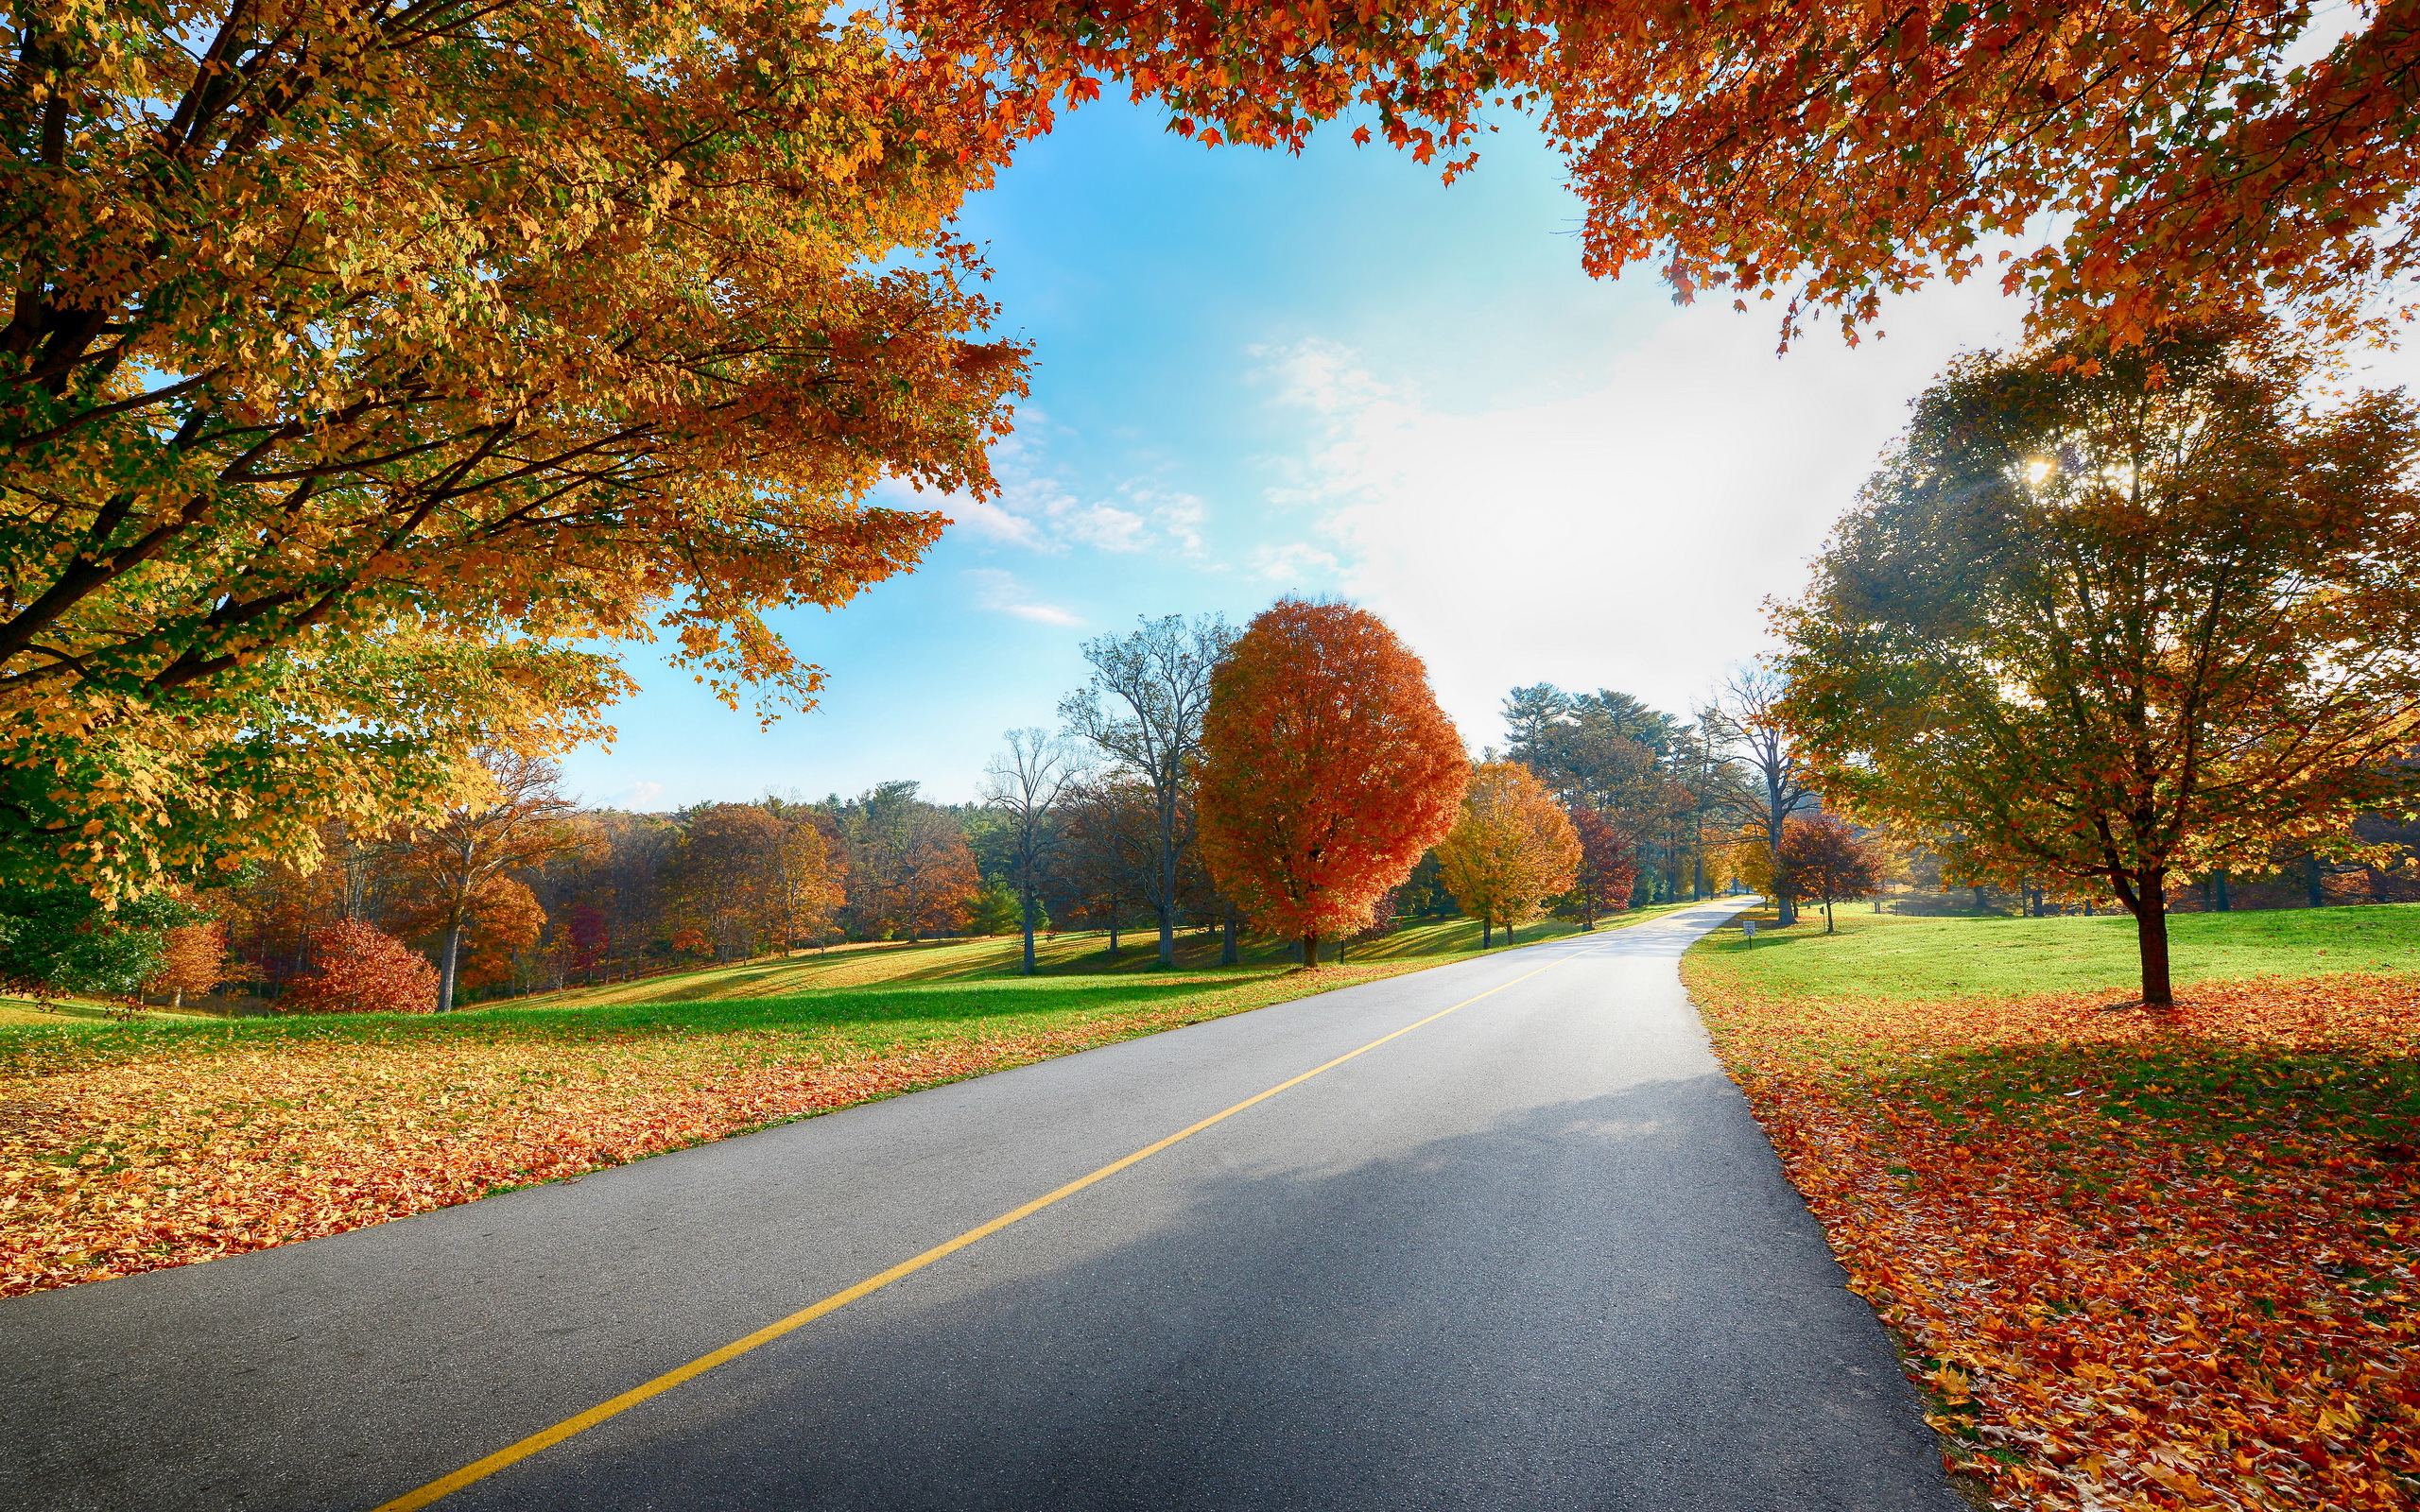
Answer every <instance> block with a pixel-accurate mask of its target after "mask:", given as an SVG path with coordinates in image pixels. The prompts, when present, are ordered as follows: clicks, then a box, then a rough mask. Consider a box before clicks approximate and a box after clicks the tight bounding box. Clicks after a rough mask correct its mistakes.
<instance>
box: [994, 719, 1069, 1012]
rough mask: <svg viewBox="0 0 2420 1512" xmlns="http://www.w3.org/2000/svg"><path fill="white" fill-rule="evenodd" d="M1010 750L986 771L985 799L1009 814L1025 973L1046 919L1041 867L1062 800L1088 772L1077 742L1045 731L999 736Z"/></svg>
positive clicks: (1029, 970) (1029, 971)
mask: <svg viewBox="0 0 2420 1512" xmlns="http://www.w3.org/2000/svg"><path fill="white" fill-rule="evenodd" d="M1000 738H1001V739H1003V740H1005V741H1007V742H1008V746H1009V748H1008V749H1007V750H1006V751H1005V752H1003V753H1001V754H1000V755H997V756H994V757H993V758H992V763H991V765H989V766H987V767H986V768H985V769H984V786H983V797H984V799H985V801H987V802H989V803H991V804H993V805H994V806H995V807H997V808H998V809H999V810H1000V811H1001V812H1002V813H1003V814H1005V815H1006V816H1008V820H1009V825H1010V832H1009V833H1010V842H1011V844H1010V853H1011V859H1010V870H1011V876H1012V879H1013V885H1014V887H1015V889H1016V896H1017V916H1018V929H1019V931H1020V932H1021V933H1022V934H1023V935H1024V936H1025V974H1026V975H1028V976H1031V975H1032V974H1033V970H1034V961H1033V932H1034V930H1035V928H1036V927H1037V926H1038V924H1039V923H1040V922H1041V919H1042V903H1041V888H1042V871H1043V867H1044V865H1045V864H1046V861H1047V860H1048V855H1049V851H1050V849H1051V842H1052V840H1053V838H1054V836H1053V831H1054V830H1055V829H1056V827H1057V825H1058V823H1059V820H1060V819H1061V817H1062V816H1061V814H1060V812H1059V805H1060V801H1061V799H1064V798H1065V797H1066V796H1067V790H1068V787H1069V785H1070V784H1071V783H1074V782H1077V781H1078V780H1079V779H1080V778H1081V777H1082V776H1083V775H1084V768H1083V765H1082V764H1081V762H1080V759H1079V757H1078V754H1077V751H1076V749H1075V747H1074V746H1073V745H1072V744H1071V743H1069V742H1067V741H1065V740H1062V739H1059V738H1057V737H1055V736H1053V735H1051V734H1050V733H1049V732H1048V731H1046V730H1010V731H1008V732H1007V733H1006V734H1004V735H1002V736H1001V737H1000Z"/></svg>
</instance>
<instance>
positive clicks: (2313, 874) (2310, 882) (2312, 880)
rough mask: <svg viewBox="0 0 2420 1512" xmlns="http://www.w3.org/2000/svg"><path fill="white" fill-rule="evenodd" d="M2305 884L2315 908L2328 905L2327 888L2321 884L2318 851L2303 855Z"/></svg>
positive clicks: (2311, 903)
mask: <svg viewBox="0 0 2420 1512" xmlns="http://www.w3.org/2000/svg"><path fill="white" fill-rule="evenodd" d="M2303 885H2304V886H2305V887H2306V888H2307V889H2308V891H2309V895H2310V905H2311V906H2312V907H2313V908H2325V907H2326V906H2327V889H2326V888H2325V887H2324V886H2322V885H2320V880H2319V857H2318V855H2317V854H2316V853H2314V854H2311V855H2307V856H2305V857H2303Z"/></svg>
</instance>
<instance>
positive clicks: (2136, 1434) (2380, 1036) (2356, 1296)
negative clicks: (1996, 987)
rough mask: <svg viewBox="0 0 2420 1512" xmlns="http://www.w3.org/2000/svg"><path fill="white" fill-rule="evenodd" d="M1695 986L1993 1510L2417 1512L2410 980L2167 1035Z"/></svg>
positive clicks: (2415, 984) (2236, 1012) (2334, 986)
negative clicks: (2320, 1510)
mask: <svg viewBox="0 0 2420 1512" xmlns="http://www.w3.org/2000/svg"><path fill="white" fill-rule="evenodd" d="M1686 970H1687V971H1688V975H1689V979H1690V986H1691V988H1692V990H1693V992H1694V994H1695V995H1696V997H1697V999H1698V1001H1699V1002H1700V1004H1701V1005H1703V1007H1704V1009H1705V1011H1706V1017H1707V1020H1708V1022H1709V1024H1710V1026H1711V1027H1712V1028H1713V1030H1714V1035H1715V1040H1716V1044H1717V1048H1718V1050H1719V1052H1720V1055H1721V1056H1722V1057H1723V1060H1724V1063H1725V1066H1726V1068H1727V1069H1728V1070H1729V1071H1730V1073H1731V1074H1732V1076H1733V1077H1734V1079H1735V1080H1737V1082H1738V1083H1739V1084H1740V1086H1741V1087H1742V1088H1743V1090H1744V1091H1746V1092H1747V1094H1748V1097H1749V1100H1750V1102H1751V1104H1752V1106H1753V1107H1754V1108H1755V1112H1756V1115H1757V1117H1758V1118H1759V1120H1760V1121H1761V1122H1762V1123H1763V1124H1764V1125H1765V1127H1766V1130H1767V1132H1768V1133H1769V1134H1770V1135H1771V1136H1772V1140H1773V1143H1774V1146H1775V1148H1776V1149H1777V1150H1778V1151H1779V1152H1780V1154H1781V1157H1782V1160H1783V1161H1784V1163H1785V1165H1786V1166H1787V1167H1788V1169H1789V1175H1790V1178H1791V1180H1792V1182H1793V1183H1794V1184H1795V1185H1796V1186H1797V1187H1798V1189H1799V1191H1800V1192H1801V1193H1802V1194H1805V1195H1806V1199H1807V1202H1808V1204H1809V1206H1810V1207H1811V1208H1812V1209H1813V1210H1814V1211H1815V1214H1816V1216H1817V1217H1818V1218H1819V1219H1820V1220H1821V1221H1822V1222H1823V1224H1824V1229H1826V1231H1827V1232H1828V1233H1829V1235H1830V1237H1831V1241H1832V1245H1833V1248H1834V1250H1835V1252H1836V1253H1837V1254H1838V1255H1839V1257H1840V1259H1841V1263H1842V1264H1843V1265H1844V1266H1845V1267H1846V1268H1847V1270H1848V1272H1849V1275H1850V1277H1851V1285H1852V1287H1853V1288H1854V1289H1855V1290H1856V1291H1858V1293H1859V1294H1861V1295H1862V1296H1864V1297H1867V1298H1868V1299H1869V1300H1870V1301H1872V1302H1873V1303H1874V1305H1875V1307H1876V1311H1877V1312H1878V1313H1879V1314H1881V1316H1882V1317H1883V1319H1884V1321H1885V1322H1886V1323H1888V1324H1890V1325H1891V1326H1892V1328H1893V1330H1894V1331H1895V1332H1897V1334H1898V1336H1899V1338H1900V1340H1901V1342H1902V1344H1903V1346H1904V1348H1905V1351H1906V1354H1907V1356H1908V1358H1909V1361H1910V1375H1911V1376H1912V1377H1913V1378H1914V1379H1915V1380H1916V1382H1917V1384H1918V1385H1919V1387H1920V1388H1921V1389H1922V1390H1923V1391H1924V1393H1925V1394H1926V1396H1927V1398H1928V1399H1929V1400H1930V1402H1931V1404H1932V1408H1933V1411H1932V1415H1931V1420H1932V1422H1933V1425H1934V1426H1935V1427H1936V1428H1937V1429H1940V1430H1941V1431H1942V1432H1943V1433H1944V1434H1945V1435H1947V1440H1946V1441H1947V1442H1949V1443H1950V1444H1951V1445H1952V1446H1953V1448H1952V1452H1951V1456H1950V1457H1951V1461H1952V1463H1953V1465H1954V1466H1955V1468H1957V1469H1961V1470H1962V1471H1964V1472H1966V1473H1967V1474H1970V1475H1972V1476H1975V1477H1977V1478H1979V1480H1980V1481H1981V1482H1982V1483H1983V1484H1984V1485H1985V1486H1987V1487H1988V1490H1989V1494H1990V1495H1991V1496H1992V1498H1993V1499H1994V1501H1995V1503H1997V1504H1998V1505H2001V1506H2006V1507H2013V1508H2014V1507H2028V1508H2030V1507H2057V1508H2078V1509H2097V1512H2115V1509H2128V1512H2134V1509H2152V1508H2158V1509H2183V1508H2243V1509H2261V1512H2268V1509H2284V1508H2309V1507H2332V1508H2345V1509H2348V1512H2371V1509H2377V1512H2384V1509H2387V1508H2408V1507H2410V1506H2411V1505H2413V1504H2414V1501H2415V1491H2420V1378H2415V1376H2414V1375H2413V1374H2412V1371H2411V1365H2410V1363H2409V1360H2408V1355H2409V1353H2410V1351H2411V1348H2412V1345H2413V1342H2414V1334H2415V1332H2420V1312H2415V1309H2414V1306H2413V1300H2414V1292H2413V1285H2414V1278H2413V1274H2412V1265H2413V1258H2414V1252H2415V1249H2420V1163H2415V1157H2420V1075H2415V1062H2414V1058H2413V1057H2414V1051H2415V1048H2420V981H2415V980H2414V979H2413V978H2411V977H2410V976H2404V975H2392V976H2387V975H2381V976H2353V975H2347V976H2334V977H2321V978H2300V979H2291V978H2260V979H2254V980H2250V981H2233V982H2202V983H2198V984H2195V985H2193V986H2192V987H2190V988H2187V990H2186V992H2185V993H2184V994H2183V997H2184V1001H2183V1002H2182V1003H2181V1005H2179V1007H2178V1008H2177V1009H2176V1010H2174V1011H2173V1012H2158V1011H2152V1010H2145V1009H2142V1008H2139V1007H2135V1006H2133V1005H2112V1004H2111V1003H2110V1001H2109V997H2110V994H2106V993H2100V994H2094V993H2074V992H2070V993H2057V994H2048V995H2043V996H2037V997H2031V998H2015V999H2010V998H1963V999H1955V1000H1951V1001H1947V1002H1932V1003H1923V1002H1912V1001H1902V1000H1883V999H1873V998H1865V999H1841V998H1827V997H1820V996H1813V995H1804V994H1798V995H1781V994H1775V993H1772V992H1768V991H1763V990H1759V989H1757V988H1752V987H1746V986H1743V985H1742V984H1741V983H1739V982H1738V981H1737V979H1736V977H1733V976H1732V975H1730V974H1729V973H1727V972H1725V971H1723V970H1722V969H1721V967H1720V964H1719V963H1708V962H1705V961H1703V959H1692V960H1691V961H1690V962H1689V964H1688V967H1687V968H1686Z"/></svg>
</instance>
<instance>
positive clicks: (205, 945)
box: [143, 897, 240, 1008]
mask: <svg viewBox="0 0 2420 1512" xmlns="http://www.w3.org/2000/svg"><path fill="white" fill-rule="evenodd" d="M181 901H182V902H195V901H194V900H193V899H191V898H190V897H188V898H184V899H182V900H181ZM196 910H197V912H198V914H199V917H198V918H196V919H193V920H192V921H191V922H188V923H183V924H176V925H171V926H170V927H169V929H168V932H167V936H166V938H165V939H164V941H163V942H162V948H161V952H160V969H159V971H157V972H156V973H154V974H153V976H152V977H151V979H150V980H149V981H147V982H146V983H144V984H143V989H144V990H145V991H147V992H166V993H169V994H171V996H172V999H173V1001H172V1002H171V1003H170V1006H171V1007H177V1008H182V1007H183V1006H184V1005H185V994H186V993H188V992H191V993H194V994H195V995H197V996H199V995H200V994H202V993H206V992H209V991H211V990H212V989H214V988H216V987H217V986H218V984H219V983H221V982H226V981H230V980H233V979H234V976H235V973H236V971H239V970H240V968H238V967H236V966H235V965H234V964H233V963H232V962H230V961H229V960H228V958H227V920H226V919H224V918H222V917H220V916H219V915H218V914H216V913H213V912H211V911H210V909H208V908H207V907H204V906H202V905H200V904H199V903H196Z"/></svg>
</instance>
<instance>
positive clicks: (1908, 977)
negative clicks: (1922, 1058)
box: [1701, 903, 2420, 998]
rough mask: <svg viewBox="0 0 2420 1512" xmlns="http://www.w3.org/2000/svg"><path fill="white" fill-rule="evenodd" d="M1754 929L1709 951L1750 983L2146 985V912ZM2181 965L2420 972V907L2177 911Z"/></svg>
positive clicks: (2176, 965)
mask: <svg viewBox="0 0 2420 1512" xmlns="http://www.w3.org/2000/svg"><path fill="white" fill-rule="evenodd" d="M1746 917H1748V918H1751V919H1756V920H1757V921H1758V922H1757V926H1756V938H1755V943H1754V944H1750V943H1748V942H1747V941H1746V940H1745V939H1744V938H1743V937H1742V936H1740V935H1739V934H1737V933H1735V932H1733V931H1729V930H1726V931H1723V932H1722V933H1721V934H1720V936H1717V937H1716V938H1715V939H1714V940H1712V941H1709V942H1708V944H1707V945H1705V946H1703V947H1701V949H1702V950H1704V951H1707V952H1709V953H1712V954H1718V955H1720V957H1721V959H1722V961H1723V964H1724V967H1725V969H1726V970H1727V971H1729V972H1730V973H1732V975H1734V976H1735V977H1736V978H1737V980H1738V981H1740V982H1741V983H1743V984H1747V985H1752V986H1754V987H1756V988H1761V989H1764V990H1767V991H1774V992H1821V993H1831V994H1838V995H1841V996H1848V997H1857V996H1876V997H1891V998H1932V997H1941V996H1944V995H1947V994H1968V993H1990V994H1994V995H1997V996H2024V995H2031V994H2034V993H2041V992H2100V991H2116V992H2122V991H2124V990H2125V989H2126V988H2129V987H2132V986H2134V985H2135V984H2136V982H2137V980H2138V977H2137V971H2138V969H2139V964H2138V960H2137V957H2136V955H2135V921H2134V919H2132V918H2130V917H2128V916H2126V915H2122V914H2120V915H2115V916H2112V915H2105V914H2104V915H2096V916H2094V917H2092V918H2090V919H2086V918H2083V917H2082V916H2080V915H2070V916H2068V917H2066V918H2064V919H2001V918H1995V917H1990V916H1984V917H1968V918H1963V919H1941V918H1911V917H1908V916H1904V915H1899V914H1870V913H1863V912H1850V911H1845V910H1842V911H1838V912H1836V914H1835V919H1836V922H1837V924H1838V928H1839V932H1838V933H1837V934H1834V935H1831V936H1825V935H1824V919H1823V916H1822V915H1821V914H1812V915H1802V916H1801V918H1800V921H1799V922H1798V923H1796V924H1794V925H1792V926H1790V927H1789V929H1786V930H1776V929H1775V928H1774V927H1773V924H1772V912H1771V911H1770V910H1766V911H1764V912H1760V913H1755V914H1750V915H1748V916H1746ZM2168 923H2169V960H2170V963H2171V970H2172V971H2174V973H2175V978H2176V981H2177V982H2178V983H2179V984H2180V985H2182V984H2185V983H2188V982H2198V981H2204V980H2217V979H2240V978H2245V977H2255V976H2271V975H2278V976H2308V975H2313V974H2317V973H2322V972H2330V971H2420V903H2387V904H2373V905H2365V906H2362V907H2358V908H2296V909H2279V910H2275V911H2273V912H2265V913H2231V914H2174V915H2171V916H2169V921H2168Z"/></svg>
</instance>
